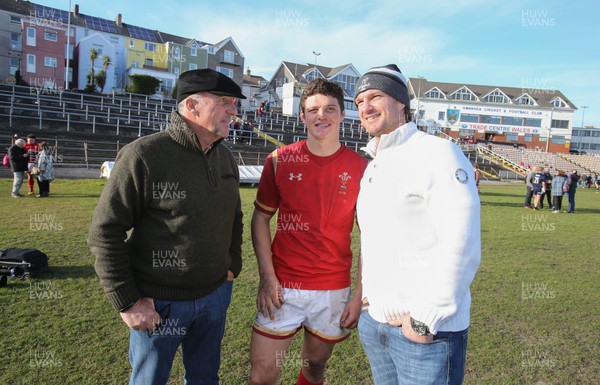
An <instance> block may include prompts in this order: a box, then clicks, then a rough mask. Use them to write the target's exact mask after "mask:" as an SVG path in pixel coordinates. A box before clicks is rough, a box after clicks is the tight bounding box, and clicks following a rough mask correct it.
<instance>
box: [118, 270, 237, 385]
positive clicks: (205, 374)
mask: <svg viewBox="0 0 600 385" xmlns="http://www.w3.org/2000/svg"><path fill="white" fill-rule="evenodd" d="M232 286H233V283H232V282H231V281H225V282H224V283H223V284H222V285H221V286H219V287H218V288H217V289H216V290H215V291H213V292H212V293H210V294H208V295H207V296H205V297H202V298H199V299H197V300H194V301H165V300H160V299H155V300H154V306H155V309H156V311H157V312H158V314H160V317H161V321H160V325H159V327H158V329H157V330H155V331H153V332H142V331H137V330H133V329H130V332H129V336H130V339H129V362H130V363H131V378H130V380H129V384H130V385H158V384H161V385H163V384H166V383H167V381H168V380H169V373H170V372H171V367H172V365H173V358H174V357H175V352H176V351H177V348H178V347H179V345H181V346H182V358H183V366H184V368H185V384H186V385H205V384H211V385H213V384H214V385H218V384H219V366H220V364H221V340H222V339H223V333H224V331H225V316H226V313H227V308H228V307H229V303H230V301H231V290H232Z"/></svg>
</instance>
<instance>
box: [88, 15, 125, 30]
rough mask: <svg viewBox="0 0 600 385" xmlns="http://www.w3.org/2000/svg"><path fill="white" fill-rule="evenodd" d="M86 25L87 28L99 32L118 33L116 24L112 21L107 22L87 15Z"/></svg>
mask: <svg viewBox="0 0 600 385" xmlns="http://www.w3.org/2000/svg"><path fill="white" fill-rule="evenodd" d="M85 25H86V27H88V28H91V29H95V30H97V31H103V32H110V33H117V28H116V27H115V22H114V21H112V20H106V19H101V18H99V17H95V16H88V15H85Z"/></svg>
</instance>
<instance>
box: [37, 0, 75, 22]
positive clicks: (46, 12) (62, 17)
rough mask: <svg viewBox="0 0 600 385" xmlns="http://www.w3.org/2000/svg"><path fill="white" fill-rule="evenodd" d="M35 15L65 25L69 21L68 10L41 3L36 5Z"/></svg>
mask: <svg viewBox="0 0 600 385" xmlns="http://www.w3.org/2000/svg"><path fill="white" fill-rule="evenodd" d="M35 17H38V18H40V19H46V20H52V21H56V22H59V23H64V24H65V25H66V24H67V23H68V21H69V13H68V12H67V11H63V10H62V9H56V8H52V7H46V6H44V5H40V4H36V5H35Z"/></svg>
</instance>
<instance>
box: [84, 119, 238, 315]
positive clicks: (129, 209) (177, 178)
mask: <svg viewBox="0 0 600 385" xmlns="http://www.w3.org/2000/svg"><path fill="white" fill-rule="evenodd" d="M238 185H239V172H238V168H237V165H236V163H235V159H234V158H233V155H232V154H231V151H229V149H228V148H226V147H225V146H224V145H222V144H220V143H215V144H214V145H213V146H212V148H211V149H210V150H209V151H208V152H207V153H206V154H205V153H204V152H203V151H202V148H201V146H200V142H199V141H198V138H197V137H196V135H195V134H194V133H193V132H192V130H191V129H190V128H189V127H188V126H187V125H186V123H185V122H184V121H183V119H182V118H181V117H180V115H179V114H178V113H177V112H173V114H172V115H171V122H170V123H169V124H168V126H167V129H166V130H165V131H162V132H160V133H156V134H152V135H149V136H146V137H142V138H140V139H137V140H136V141H134V142H133V143H131V144H129V145H127V146H125V147H123V149H122V150H121V151H120V152H119V154H118V155H117V159H116V162H115V166H114V168H113V170H112V172H111V175H110V179H109V180H108V182H107V184H106V186H105V188H104V191H103V192H102V195H101V196H100V201H99V203H98V206H97V207H96V209H95V210H94V215H93V218H92V223H91V226H90V230H89V235H88V245H89V246H90V249H91V251H92V253H93V254H94V255H95V257H96V263H95V269H96V273H97V274H98V276H99V277H100V281H101V283H102V285H103V286H104V291H105V293H106V295H107V296H108V299H109V301H110V303H111V304H112V306H113V307H114V308H115V309H117V310H120V309H123V308H125V307H127V306H128V305H130V304H131V303H133V302H135V301H136V300H137V299H138V298H140V297H141V296H144V297H152V298H159V299H164V300H194V299H197V298H200V297H202V296H204V295H206V294H208V293H210V292H211V291H213V290H214V289H216V288H217V287H218V286H219V285H220V284H221V283H222V282H223V281H224V280H225V279H226V277H227V270H231V271H232V272H233V273H234V275H235V276H237V275H238V274H239V273H240V270H241V267H242V258H241V244H242V227H243V225H242V211H241V202H240V195H239V187H238Z"/></svg>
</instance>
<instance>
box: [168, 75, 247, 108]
mask: <svg viewBox="0 0 600 385" xmlns="http://www.w3.org/2000/svg"><path fill="white" fill-rule="evenodd" d="M197 92H210V93H211V94H215V95H223V96H232V97H234V98H239V99H246V97H245V96H244V95H243V94H242V90H241V89H240V87H239V86H238V85H237V84H236V83H235V82H234V81H233V80H231V79H230V78H229V77H227V76H225V75H223V74H222V73H220V72H217V71H215V70H212V69H210V68H204V69H201V70H191V71H186V72H184V73H182V74H181V75H180V76H179V80H178V84H177V104H179V103H180V102H181V101H182V100H183V99H185V98H187V97H188V96H190V95H193V94H195V93H197Z"/></svg>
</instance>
